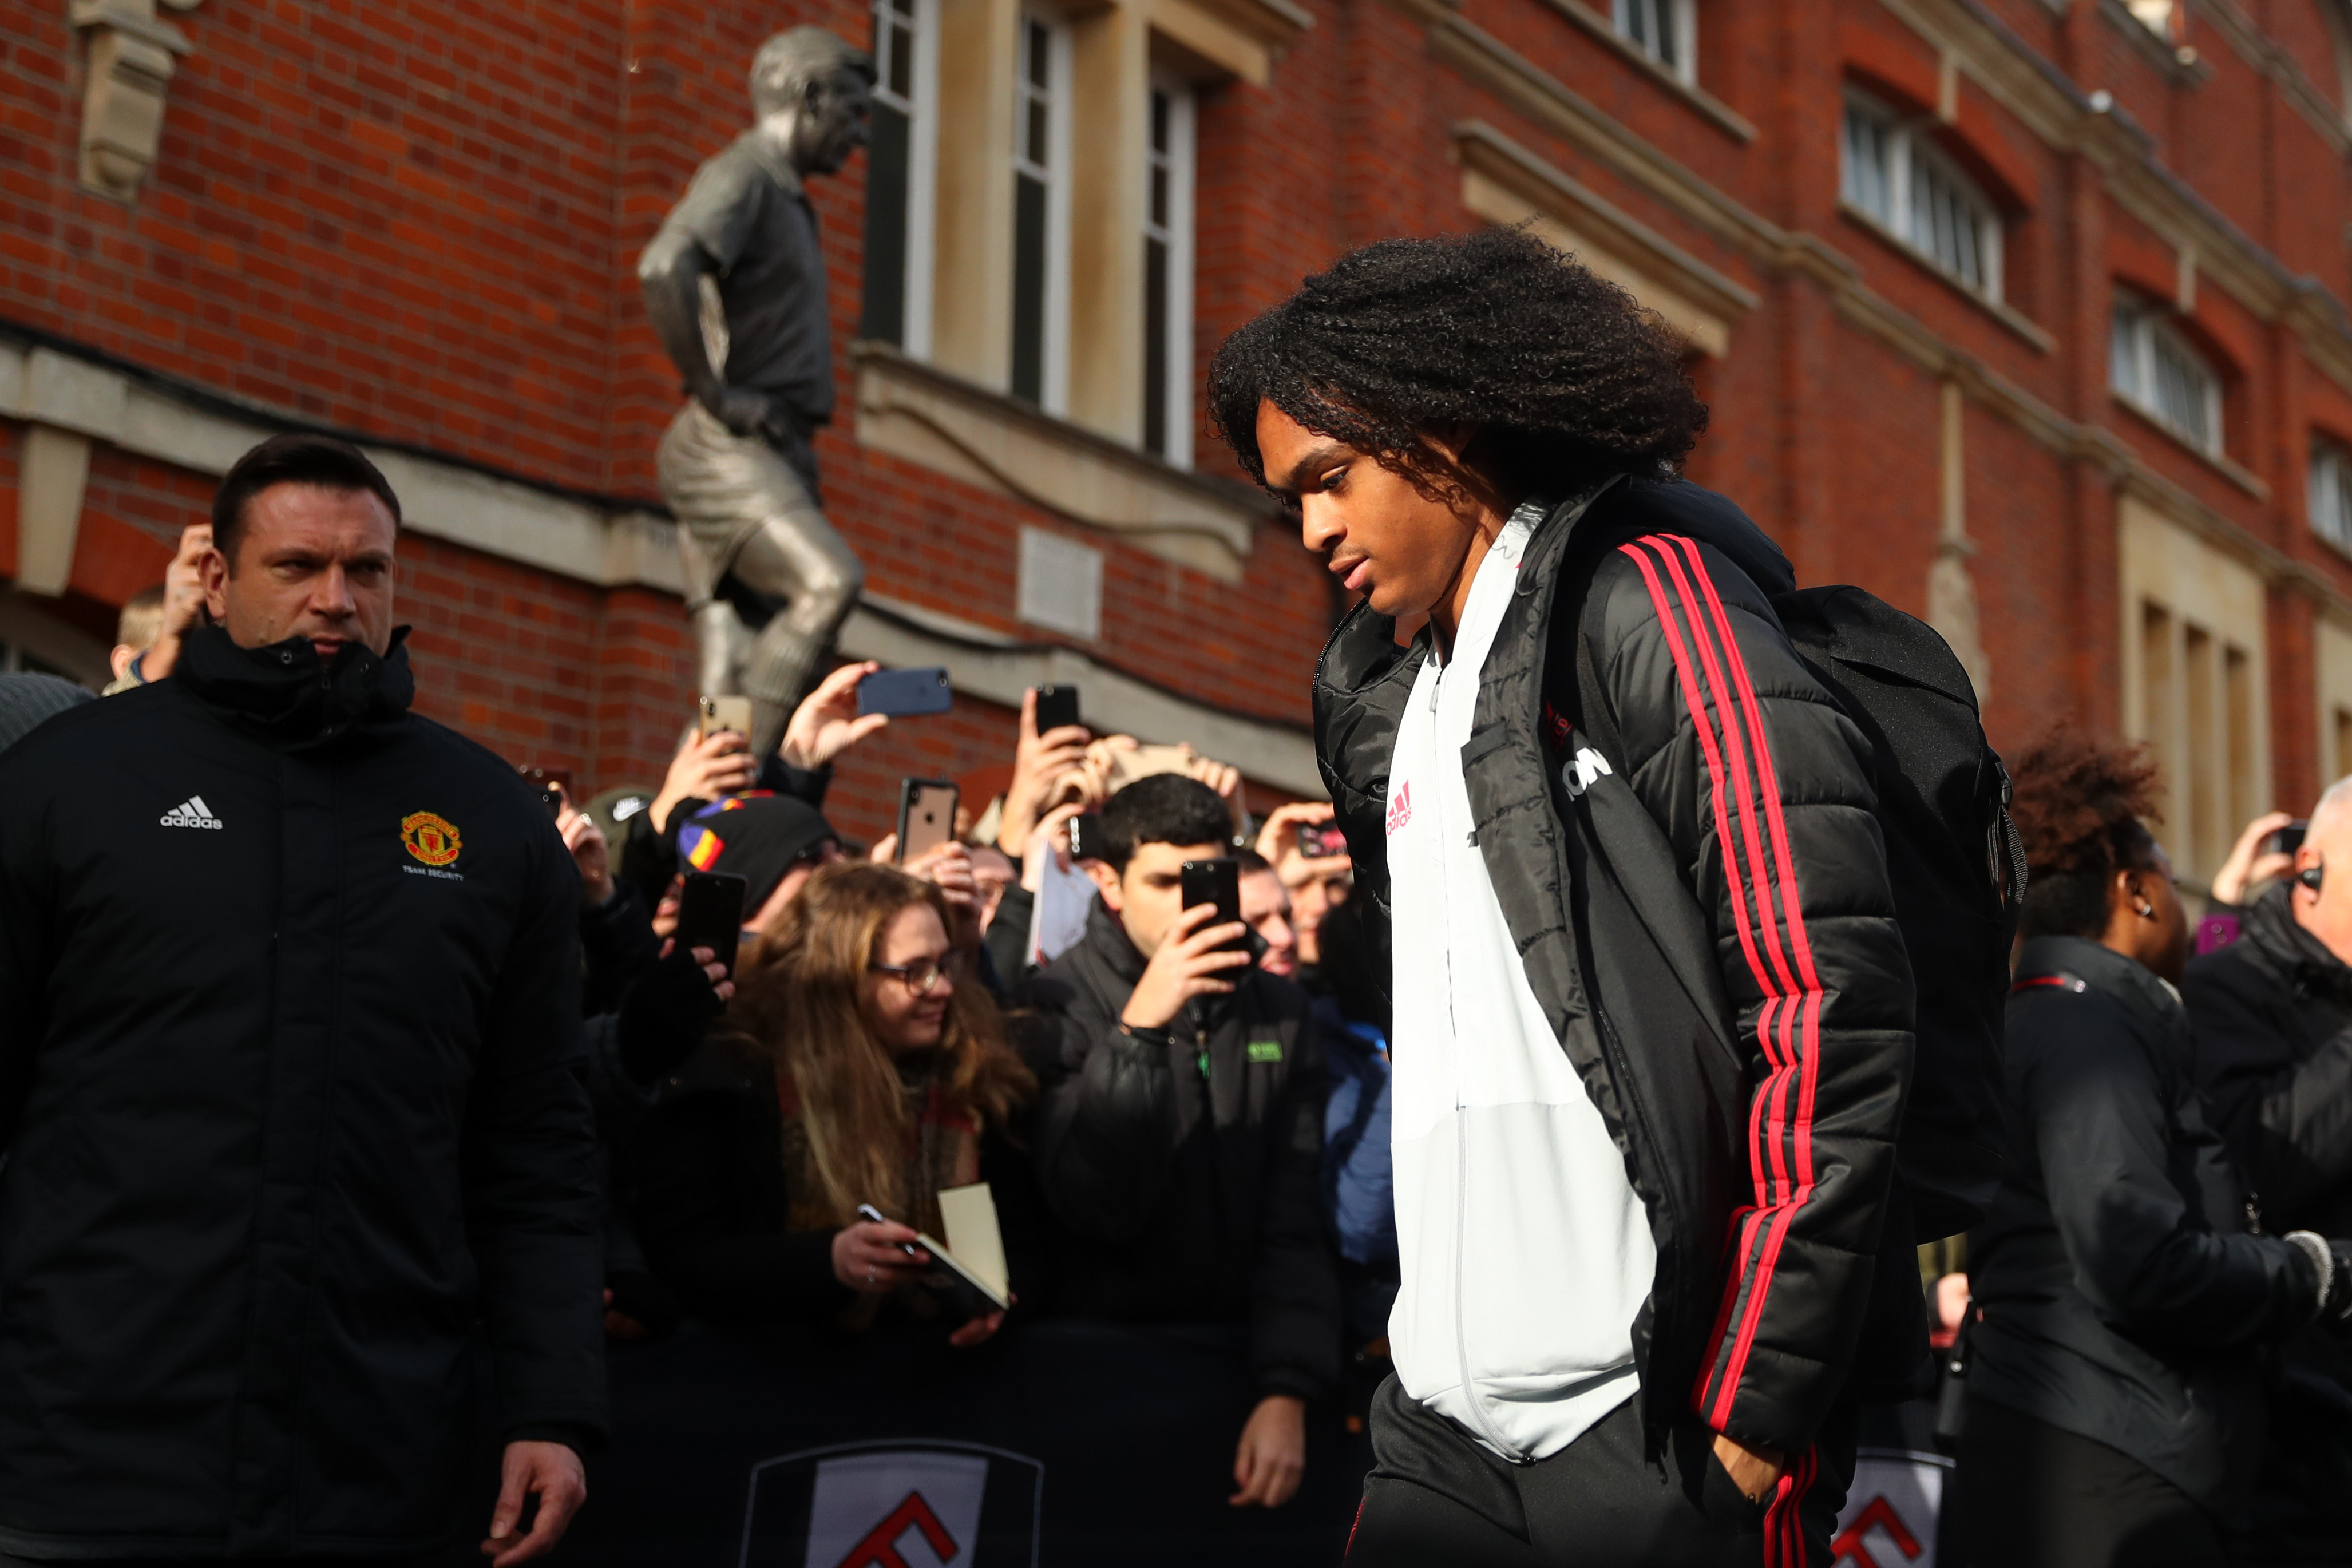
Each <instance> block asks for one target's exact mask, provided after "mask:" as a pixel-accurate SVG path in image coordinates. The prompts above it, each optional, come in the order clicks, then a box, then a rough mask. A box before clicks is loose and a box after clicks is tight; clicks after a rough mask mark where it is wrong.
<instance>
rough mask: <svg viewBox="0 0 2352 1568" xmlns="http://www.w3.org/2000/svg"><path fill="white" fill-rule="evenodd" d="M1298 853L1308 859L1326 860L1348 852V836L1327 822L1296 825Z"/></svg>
mask: <svg viewBox="0 0 2352 1568" xmlns="http://www.w3.org/2000/svg"><path fill="white" fill-rule="evenodd" d="M1297 844H1298V853H1299V854H1300V855H1302V856H1304V857H1305V858H1307V859H1309V860H1328V859H1330V858H1333V857H1334V856H1339V855H1345V854H1346V853H1347V852H1348V836H1347V835H1346V834H1344V833H1342V832H1340V831H1339V827H1338V826H1336V825H1334V824H1332V823H1328V822H1302V823H1300V824H1299V825H1298V839H1297Z"/></svg>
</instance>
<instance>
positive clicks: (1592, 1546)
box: [1347, 1376, 1853, 1568]
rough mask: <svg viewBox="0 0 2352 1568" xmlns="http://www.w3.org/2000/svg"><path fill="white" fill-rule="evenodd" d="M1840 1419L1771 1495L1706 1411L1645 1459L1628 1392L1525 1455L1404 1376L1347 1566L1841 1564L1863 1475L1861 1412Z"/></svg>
mask: <svg viewBox="0 0 2352 1568" xmlns="http://www.w3.org/2000/svg"><path fill="white" fill-rule="evenodd" d="M1371 1426H1372V1456H1373V1465H1372V1473H1371V1475H1370V1477H1369V1478H1368V1479H1366V1480H1365V1482H1364V1501H1363V1505H1362V1507H1361V1508H1360V1510H1359V1511H1358V1513H1357V1515H1356V1532H1355V1535H1354V1537H1353V1538H1352V1539H1351V1540H1350V1541H1349V1546H1348V1564H1347V1568H1429V1565H1431V1564H1439V1565H1442V1568H1567V1565H1570V1564H1573V1565H1575V1568H1617V1565H1618V1564H1623V1565H1624V1568H1636V1565H1638V1568H1755V1565H1762V1568H1801V1565H1811V1568H1828V1565H1829V1563H1830V1560H1831V1552H1830V1544H1829V1542H1830V1535H1831V1533H1832V1531H1833V1530H1834V1529H1835V1528H1836V1524H1837V1514H1838V1509H1839V1507H1840V1505H1842V1504H1843V1502H1844V1500H1845V1489H1846V1485H1847V1483H1848V1482H1849V1481H1851V1480H1852V1479H1853V1416H1852V1413H1851V1412H1850V1411H1841V1413H1840V1415H1839V1416H1838V1417H1836V1418H1833V1420H1832V1423H1831V1426H1832V1433H1829V1434H1825V1435H1824V1438H1823V1440H1822V1441H1821V1442H1817V1443H1816V1444H1815V1445H1814V1446H1813V1447H1811V1448H1810V1449H1808V1450H1806V1452H1805V1453H1804V1454H1802V1455H1800V1456H1798V1458H1797V1459H1796V1460H1795V1461H1794V1462H1793V1463H1792V1464H1791V1465H1790V1474H1789V1477H1788V1478H1787V1479H1785V1480H1784V1481H1783V1482H1782V1483H1781V1485H1780V1489H1779V1491H1778V1492H1777V1493H1776V1494H1775V1495H1774V1496H1773V1497H1772V1498H1771V1499H1770V1500H1769V1501H1768V1502H1767V1503H1763V1504H1758V1503H1752V1502H1749V1501H1748V1499H1747V1498H1746V1497H1744V1496H1742V1495H1741V1493H1740V1491H1739V1489H1738V1487H1736V1486H1734V1485H1733V1484H1732V1481H1731V1478H1730V1477H1729V1476H1728V1475H1727V1474H1725V1473H1724V1469H1723V1467H1722V1465H1721V1464H1719V1463H1718V1462H1717V1460H1716V1458H1715V1455H1714V1452H1713V1445H1714V1441H1715V1434H1713V1433H1712V1432H1709V1431H1708V1430H1707V1429H1706V1427H1705V1426H1702V1425H1700V1423H1699V1422H1698V1421H1697V1420H1696V1418H1693V1419H1691V1420H1689V1421H1686V1422H1685V1423H1683V1424H1681V1425H1680V1426H1677V1427H1676V1428H1675V1432H1674V1434H1673V1436H1672V1437H1671V1438H1670V1439H1669V1440H1668V1442H1667V1445H1666V1452H1665V1455H1664V1459H1663V1461H1662V1462H1661V1463H1659V1464H1651V1463H1649V1462H1648V1461H1647V1460H1645V1459H1643V1457H1642V1421H1641V1415H1640V1413H1639V1411H1638V1410H1637V1409H1636V1408H1635V1402H1634V1401H1633V1400H1628V1401H1627V1402H1626V1403H1625V1404H1623V1405H1619V1406H1618V1407H1617V1408H1616V1409H1615V1410H1613V1411H1612V1412H1611V1413H1610V1414H1609V1415H1606V1416H1604V1417H1602V1418H1601V1421H1600V1422H1599V1423H1598V1424H1596V1425H1595V1426H1592V1427H1591V1429H1589V1430H1588V1431H1586V1432H1585V1433H1584V1434H1583V1435H1582V1436H1580V1437H1578V1438H1577V1440H1576V1441H1575V1442H1573V1443H1570V1445H1569V1446H1568V1447H1565V1448H1563V1449H1561V1450H1560V1451H1559V1453H1557V1454H1554V1455H1553V1456H1552V1457H1551V1458H1548V1459H1538V1460H1537V1461H1536V1462H1535V1463H1533V1464H1528V1465H1514V1464H1512V1463H1510V1462H1509V1461H1508V1460H1506V1459H1502V1458H1496V1456H1495V1455H1494V1454H1493V1453H1492V1452H1490V1451H1488V1450H1487V1449H1486V1448H1485V1447H1481V1446H1480V1445H1479V1444H1478V1443H1476V1442H1475V1441H1474V1440H1472V1438H1471V1437H1470V1436H1468V1435H1467V1434H1466V1433H1465V1432H1464V1431H1463V1430H1462V1429H1461V1428H1460V1427H1459V1426H1455V1425H1454V1423H1453V1422H1451V1421H1448V1420H1447V1419H1446V1418H1445V1417H1444V1416H1442V1415H1437V1414H1435V1413H1434V1412H1433V1411H1431V1410H1430V1409H1429V1408H1428V1407H1426V1406H1425V1405H1422V1404H1421V1403H1420V1402H1419V1401H1417V1400H1415V1399H1412V1398H1411V1397H1409V1396H1408V1395H1407V1394H1405V1392H1404V1390H1403V1388H1402V1386H1400V1385H1399V1384H1398V1383H1397V1380H1396V1379H1395V1378H1394V1377H1393V1376H1391V1378H1390V1379H1389V1380H1388V1381H1387V1382H1386V1383H1383V1384H1381V1387H1380V1392H1379V1393H1378V1394H1374V1395H1373V1396H1372V1421H1371Z"/></svg>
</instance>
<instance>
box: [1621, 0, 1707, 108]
mask: <svg viewBox="0 0 2352 1568" xmlns="http://www.w3.org/2000/svg"><path fill="white" fill-rule="evenodd" d="M1660 17H1664V19H1665V23H1666V26H1668V27H1669V28H1671V29H1673V32H1674V38H1675V52H1674V54H1673V55H1672V56H1669V55H1668V54H1667V53H1666V52H1665V50H1664V48H1663V47H1660V45H1659V42H1658V31H1659V29H1658V25H1657V24H1658V20H1659V18H1660ZM1609 21H1610V25H1611V26H1613V27H1614V28H1615V29H1616V30H1617V36H1618V37H1621V38H1622V39H1624V40H1625V42H1626V43H1627V44H1629V45H1631V46H1632V47H1633V48H1634V49H1636V50H1638V51H1639V52H1640V53H1641V54H1642V55H1643V57H1645V58H1648V59H1651V60H1654V61H1655V62H1656V63H1657V66H1658V68H1660V69H1661V70H1663V71H1664V72H1665V73H1666V74H1667V75H1669V76H1671V77H1673V78H1674V79H1675V80H1676V81H1679V82H1681V83H1682V84H1683V85H1684V86H1685V87H1696V85H1698V6H1697V5H1696V0H1611V5H1610V8H1609Z"/></svg>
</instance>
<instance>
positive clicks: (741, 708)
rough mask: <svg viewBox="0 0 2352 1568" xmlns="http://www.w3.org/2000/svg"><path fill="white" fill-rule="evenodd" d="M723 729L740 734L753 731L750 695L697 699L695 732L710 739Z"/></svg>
mask: <svg viewBox="0 0 2352 1568" xmlns="http://www.w3.org/2000/svg"><path fill="white" fill-rule="evenodd" d="M721 730H732V731H734V732H735V733H737V734H738V735H748V734H750V733H751V699H750V698H748V697H700V698H697V699H696V700H695V705H694V732H695V733H696V734H697V735H698V736H701V737H702V738H703V739H705V740H708V739H709V737H710V736H712V735H715V734H717V733H718V732H719V731H721Z"/></svg>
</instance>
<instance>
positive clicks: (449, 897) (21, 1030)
mask: <svg viewBox="0 0 2352 1568" xmlns="http://www.w3.org/2000/svg"><path fill="white" fill-rule="evenodd" d="M412 689H413V687H412V682H411V680H410V677H409V673H408V668H407V660H406V656H405V654H404V652H403V651H401V650H399V649H397V648H395V650H394V653H393V654H392V656H391V657H390V658H388V659H384V660H379V659H377V658H375V657H374V656H373V655H372V654H370V653H368V652H367V651H366V650H365V649H363V648H359V647H351V648H346V649H345V650H344V651H343V652H342V653H341V655H339V656H338V658H336V660H335V662H334V663H333V664H332V665H331V666H327V667H323V668H322V667H321V666H320V662H319V659H318V656H317V655H316V653H315V652H314V651H313V650H312V649H311V647H310V645H309V644H308V643H307V642H299V641H297V642H289V643H285V644H279V645H276V646H273V647H268V648H260V649H252V650H246V649H240V648H237V647H235V646H234V645H233V644H231V643H230V642H229V640H228V638H227V637H226V634H225V633H222V632H219V631H207V632H203V633H199V634H198V635H197V636H196V637H194V638H192V639H190V642H189V644H188V647H187V649H186V652H185V653H184V656H183V658H182V661H181V664H180V666H179V668H178V670H177V671H176V672H175V673H174V675H173V679H169V680H163V681H158V682H155V683H153V684H152V685H148V686H144V687H141V688H139V689H136V690H133V691H130V692H125V693H123V694H121V695H120V696H115V697H110V698H108V699H106V700H104V701H101V702H95V703H91V704H89V705H88V706H86V707H83V708H80V709H77V710H74V711H73V712H71V713H69V714H68V715H66V716H65V717H64V718H62V719H60V720H58V721H56V722H53V723H51V724H48V725H47V726H46V727H44V728H43V729H42V730H41V731H39V732H38V733H37V734H35V735H33V736H32V737H30V738H29V739H27V740H26V741H25V742H23V743H21V744H19V745H18V746H16V748H14V749H13V750H11V751H10V752H8V753H7V755H6V756H5V759H0V1090H5V1115H6V1117H7V1125H8V1127H9V1128H10V1129H11V1131H12V1135H11V1136H10V1137H9V1139H8V1143H7V1161H6V1164H5V1170H0V1552H16V1553H21V1554H23V1555H26V1556H30V1557H44V1558H46V1557H133V1558H146V1557H181V1556H186V1557H221V1556H252V1557H271V1556H285V1555H290V1554H296V1553H305V1554H320V1555H329V1554H352V1555H396V1554H403V1553H414V1552H421V1551H424V1550H425V1549H427V1548H429V1547H432V1546H434V1545H436V1543H438V1542H445V1541H449V1540H452V1539H454V1538H456V1537H458V1536H460V1535H461V1534H462V1533H463V1532H465V1531H479V1530H480V1529H481V1527H482V1524H483V1518H482V1517H478V1516H477V1515H476V1513H475V1511H474V1510H475V1509H476V1508H477V1507H478V1506H479V1505H480V1503H481V1502H484V1501H487V1500H486V1499H478V1497H477V1490H476V1489H477V1487H478V1480H479V1479H480V1471H479V1469H478V1461H480V1460H482V1459H485V1458H487V1459H488V1460H489V1461H490V1462H491V1464H492V1466H493V1469H492V1472H491V1473H492V1475H493V1477H494V1476H495V1468H494V1466H495V1458H496V1447H497V1444H498V1442H499V1440H500V1439H501V1438H509V1439H510V1438H514V1437H519V1436H557V1437H563V1438H565V1439H567V1440H570V1441H572V1442H574V1443H587V1442H591V1441H593V1439H594V1438H595V1437H596V1436H598V1435H600V1434H601V1431H602V1428H603V1426H604V1366H603V1341H602V1333H601V1312H600V1310H599V1306H598V1296H597V1291H598V1285H599V1282H600V1264H601V1258H600V1252H601V1246H600V1240H599V1237H598V1226H597V1197H596V1188H595V1175H594V1165H593V1134H592V1131H591V1127H590V1121H589V1110H588V1101H587V1097H586V1093H585V1091H584V1089H583V1087H582V1083H581V1079H580V1048H579V1028H580V1008H579V984H580V973H579V948H578V943H579V936H578V926H579V907H580V881H579V875H578V872H577V871H576V869H575V868H573V866H572V859H571V857H570V856H569V855H567V854H566V853H565V852H564V848H563V845H562V841H561V840H560V839H558V838H557V837H556V835H555V831H554V828H553V826H551V824H550V823H549V821H548V819H547V816H546V814H545V813H544V812H543V811H541V809H540V808H539V806H538V805H537V803H536V801H534V800H533V798H532V797H531V796H530V795H529V794H528V793H527V792H525V791H524V790H523V788H522V787H521V786H520V784H518V783H517V781H516V776H515V773H514V770H513V769H512V768H511V767H509V765H508V764H506V763H503V762H501V761H500V760H499V758H497V757H495V756H493V755H491V754H490V753H489V752H486V751H484V750H483V749H482V748H480V747H479V746H477V745H475V744H473V743H472V742H468V741H466V740H464V739H462V738H461V737H459V736H457V734H455V733H453V732H452V731H448V730H446V729H444V728H442V727H441V726H440V725H438V724H435V723H432V722H429V721H425V720H424V719H420V718H417V717H415V716H414V715H412V714H410V713H409V712H408V711H407V705H408V700H409V696H410V693H411V691H412ZM199 802H201V805H200V806H199V805H198V803H199ZM428 816H429V817H430V818H433V819H437V820H427V817H428Z"/></svg>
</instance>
